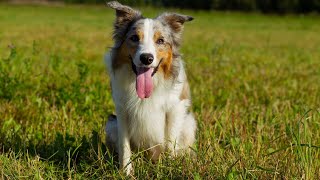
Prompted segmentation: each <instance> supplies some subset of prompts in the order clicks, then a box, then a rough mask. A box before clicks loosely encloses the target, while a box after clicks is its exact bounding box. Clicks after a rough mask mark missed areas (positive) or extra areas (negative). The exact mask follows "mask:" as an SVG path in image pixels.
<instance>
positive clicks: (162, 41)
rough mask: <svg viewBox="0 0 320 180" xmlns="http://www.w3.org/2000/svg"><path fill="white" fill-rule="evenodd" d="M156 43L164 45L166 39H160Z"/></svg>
mask: <svg viewBox="0 0 320 180" xmlns="http://www.w3.org/2000/svg"><path fill="white" fill-rule="evenodd" d="M156 43H157V44H163V43H164V39H163V38H160V39H158V40H157V42H156Z"/></svg>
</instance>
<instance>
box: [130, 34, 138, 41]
mask: <svg viewBox="0 0 320 180" xmlns="http://www.w3.org/2000/svg"><path fill="white" fill-rule="evenodd" d="M130 40H131V41H133V42H138V41H139V37H138V36H137V35H132V36H131V37H130Z"/></svg>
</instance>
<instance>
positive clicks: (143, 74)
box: [130, 56, 162, 99]
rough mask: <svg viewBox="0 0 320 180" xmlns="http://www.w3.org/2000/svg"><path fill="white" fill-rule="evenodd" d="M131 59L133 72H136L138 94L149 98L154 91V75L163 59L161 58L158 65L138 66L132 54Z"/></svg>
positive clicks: (140, 96) (142, 97)
mask: <svg viewBox="0 0 320 180" xmlns="http://www.w3.org/2000/svg"><path fill="white" fill-rule="evenodd" d="M130 59H131V66H132V70H133V72H134V73H135V74H136V91H137V94H138V97H139V98H141V99H144V98H149V97H150V96H151V94H152V91H153V81H152V77H153V76H154V75H155V74H156V72H157V71H158V68H159V65H160V63H161V62H162V59H161V60H160V62H159V64H158V65H157V67H155V68H152V67H150V68H149V67H137V66H136V65H135V64H134V63H133V60H132V58H131V56H130Z"/></svg>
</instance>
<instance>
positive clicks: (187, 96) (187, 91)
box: [179, 81, 190, 100]
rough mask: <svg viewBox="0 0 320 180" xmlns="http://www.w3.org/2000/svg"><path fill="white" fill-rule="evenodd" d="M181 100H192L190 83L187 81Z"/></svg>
mask: <svg viewBox="0 0 320 180" xmlns="http://www.w3.org/2000/svg"><path fill="white" fill-rule="evenodd" d="M179 98H180V100H184V99H190V88H189V83H188V81H185V82H184V84H183V87H182V91H181V94H180V97H179Z"/></svg>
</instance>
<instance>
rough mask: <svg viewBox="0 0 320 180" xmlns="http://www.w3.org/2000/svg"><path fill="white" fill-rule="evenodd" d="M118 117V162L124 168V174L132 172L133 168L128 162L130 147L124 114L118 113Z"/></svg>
mask: <svg viewBox="0 0 320 180" xmlns="http://www.w3.org/2000/svg"><path fill="white" fill-rule="evenodd" d="M118 117H119V119H118V122H119V125H118V133H119V136H118V138H119V139H118V140H119V141H118V142H119V145H118V146H119V148H118V149H119V163H120V168H121V169H122V170H124V172H125V173H126V175H130V173H132V171H133V168H132V164H131V162H130V157H131V148H130V138H129V132H128V128H127V126H126V125H125V124H126V119H125V116H124V115H118Z"/></svg>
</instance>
